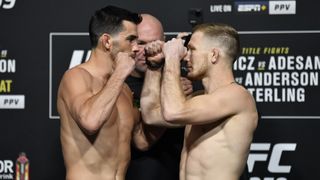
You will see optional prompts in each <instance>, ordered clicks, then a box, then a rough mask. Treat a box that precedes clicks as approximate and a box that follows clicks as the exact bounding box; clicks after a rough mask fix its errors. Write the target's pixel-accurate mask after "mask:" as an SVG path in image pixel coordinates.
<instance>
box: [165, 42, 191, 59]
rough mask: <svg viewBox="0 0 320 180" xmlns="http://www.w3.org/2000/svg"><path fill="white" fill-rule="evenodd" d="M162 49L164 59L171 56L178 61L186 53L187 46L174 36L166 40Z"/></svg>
mask: <svg viewBox="0 0 320 180" xmlns="http://www.w3.org/2000/svg"><path fill="white" fill-rule="evenodd" d="M162 51H163V54H164V56H165V57H166V59H167V58H168V57H170V59H171V58H172V59H175V60H176V61H179V62H180V60H181V59H183V58H184V57H185V56H186V55H187V48H186V47H184V46H183V40H182V39H176V38H173V39H171V40H170V41H168V42H166V43H165V44H164V45H163V49H162Z"/></svg>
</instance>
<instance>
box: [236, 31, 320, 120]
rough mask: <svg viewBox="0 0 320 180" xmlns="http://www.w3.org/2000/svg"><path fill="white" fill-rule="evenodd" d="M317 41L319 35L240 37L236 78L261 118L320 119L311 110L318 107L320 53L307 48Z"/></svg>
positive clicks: (250, 34) (289, 33)
mask: <svg viewBox="0 0 320 180" xmlns="http://www.w3.org/2000/svg"><path fill="white" fill-rule="evenodd" d="M240 33H241V32H240ZM319 40H320V32H310V33H309V32H303V31H301V32H299V31H279V32H275V31H273V32H272V31H271V32H242V33H241V35H240V42H241V55H240V56H239V58H238V59H237V61H236V62H235V63H234V70H235V78H236V80H237V82H238V83H240V84H242V85H244V86H245V87H246V88H247V89H248V90H249V91H250V92H251V93H252V95H253V97H254V98H255V100H256V102H257V106H258V110H259V112H260V114H261V116H262V118H272V117H275V118H280V119H281V118H286V117H287V118H291V119H293V118H295V117H296V118H300V119H304V118H309V117H310V118H316V119H320V113H319V111H317V109H316V108H310V107H315V106H319V105H320V102H319V101H318V99H319V98H320V97H319V93H318V92H319V74H320V71H319V70H320V53H319V50H318V47H315V46H310V44H313V43H314V44H316V43H317V42H318V41H319ZM305 47H308V48H307V49H306V48H305Z"/></svg>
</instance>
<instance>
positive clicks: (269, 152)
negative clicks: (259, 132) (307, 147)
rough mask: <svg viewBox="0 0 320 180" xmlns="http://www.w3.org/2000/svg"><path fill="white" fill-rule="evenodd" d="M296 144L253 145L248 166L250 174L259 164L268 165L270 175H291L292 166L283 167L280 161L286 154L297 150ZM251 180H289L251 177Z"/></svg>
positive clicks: (285, 179) (284, 179)
mask: <svg viewBox="0 0 320 180" xmlns="http://www.w3.org/2000/svg"><path fill="white" fill-rule="evenodd" d="M296 146H297V144H296V143H278V144H275V145H274V146H273V147H271V143H252V144H251V147H250V154H249V156H248V160H247V165H248V169H249V173H252V172H253V170H254V167H255V165H256V164H258V163H264V164H265V165H267V170H268V172H269V174H272V173H283V174H289V173H290V171H291V166H290V165H281V164H280V160H281V157H282V156H283V154H284V153H286V152H288V151H295V150H296ZM250 180H287V178H286V177H263V178H262V177H251V178H250Z"/></svg>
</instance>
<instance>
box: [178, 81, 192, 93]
mask: <svg viewBox="0 0 320 180" xmlns="http://www.w3.org/2000/svg"><path fill="white" fill-rule="evenodd" d="M180 83H181V85H182V90H183V92H184V94H185V95H186V96H189V95H190V94H192V92H193V86H192V82H191V81H190V80H189V79H187V78H185V77H180Z"/></svg>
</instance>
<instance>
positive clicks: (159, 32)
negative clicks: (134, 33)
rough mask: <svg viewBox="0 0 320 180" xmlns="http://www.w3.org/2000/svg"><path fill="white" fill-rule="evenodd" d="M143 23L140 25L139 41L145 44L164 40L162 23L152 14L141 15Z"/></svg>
mask: <svg viewBox="0 0 320 180" xmlns="http://www.w3.org/2000/svg"><path fill="white" fill-rule="evenodd" d="M141 17H142V21H141V23H140V24H139V25H138V36H139V39H141V40H142V41H145V42H151V41H155V40H164V34H163V27H162V24H161V22H160V21H159V20H158V19H157V18H156V17H154V16H152V15H150V14H141Z"/></svg>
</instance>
